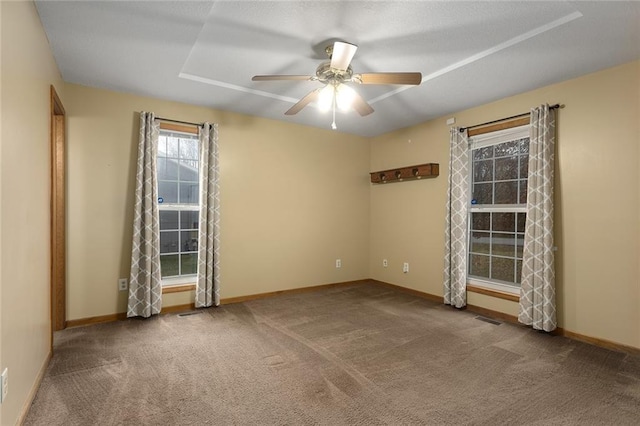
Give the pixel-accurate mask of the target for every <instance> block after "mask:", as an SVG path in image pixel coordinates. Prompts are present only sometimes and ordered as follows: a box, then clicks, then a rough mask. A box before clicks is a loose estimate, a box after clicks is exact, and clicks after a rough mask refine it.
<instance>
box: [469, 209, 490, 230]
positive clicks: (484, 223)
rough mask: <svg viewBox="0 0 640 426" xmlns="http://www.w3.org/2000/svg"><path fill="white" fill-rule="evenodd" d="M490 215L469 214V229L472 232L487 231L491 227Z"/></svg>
mask: <svg viewBox="0 0 640 426" xmlns="http://www.w3.org/2000/svg"><path fill="white" fill-rule="evenodd" d="M490 220H491V213H471V229H473V230H477V231H480V230H487V231H488V230H489V225H491V222H490Z"/></svg>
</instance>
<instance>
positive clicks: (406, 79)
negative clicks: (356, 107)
mask: <svg viewBox="0 0 640 426" xmlns="http://www.w3.org/2000/svg"><path fill="white" fill-rule="evenodd" d="M352 80H354V81H357V82H358V83H361V84H412V85H416V86H417V85H419V84H420V83H421V82H422V74H421V73H419V72H377V73H376V72H374V73H366V74H354V75H353V77H352Z"/></svg>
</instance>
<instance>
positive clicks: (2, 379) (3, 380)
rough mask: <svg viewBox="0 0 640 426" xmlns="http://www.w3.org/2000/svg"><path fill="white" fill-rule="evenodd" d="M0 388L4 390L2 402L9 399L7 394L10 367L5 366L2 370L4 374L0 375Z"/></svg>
mask: <svg viewBox="0 0 640 426" xmlns="http://www.w3.org/2000/svg"><path fill="white" fill-rule="evenodd" d="M0 388H2V392H0V402H3V401H4V400H6V399H7V394H8V393H9V369H8V368H5V369H4V371H3V372H2V376H0Z"/></svg>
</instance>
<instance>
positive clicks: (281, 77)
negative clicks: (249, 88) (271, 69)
mask: <svg viewBox="0 0 640 426" xmlns="http://www.w3.org/2000/svg"><path fill="white" fill-rule="evenodd" d="M313 78H314V77H313V76H311V75H254V76H253V78H251V80H252V81H272V80H313Z"/></svg>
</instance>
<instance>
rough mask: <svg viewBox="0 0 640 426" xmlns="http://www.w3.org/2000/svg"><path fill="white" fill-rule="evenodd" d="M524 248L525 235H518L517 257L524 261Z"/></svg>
mask: <svg viewBox="0 0 640 426" xmlns="http://www.w3.org/2000/svg"><path fill="white" fill-rule="evenodd" d="M523 247H524V235H522V234H518V235H517V236H516V257H519V258H521V259H522V248H523Z"/></svg>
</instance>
